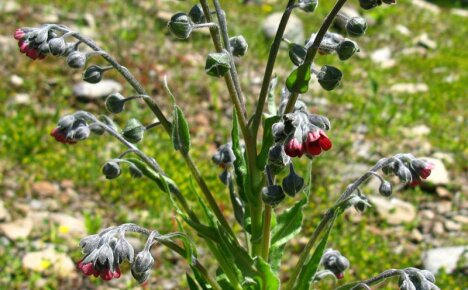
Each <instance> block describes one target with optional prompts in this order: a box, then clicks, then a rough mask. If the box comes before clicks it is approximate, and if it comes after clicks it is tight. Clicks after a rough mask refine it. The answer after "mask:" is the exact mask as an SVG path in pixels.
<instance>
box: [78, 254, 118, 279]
mask: <svg viewBox="0 0 468 290" xmlns="http://www.w3.org/2000/svg"><path fill="white" fill-rule="evenodd" d="M77 266H78V269H80V271H81V272H82V273H83V274H84V275H86V276H91V275H93V276H94V277H101V279H102V280H104V281H110V280H112V279H114V278H115V279H118V278H120V276H121V272H120V268H119V266H118V265H115V266H114V270H113V271H112V270H111V269H110V268H108V267H102V266H99V265H97V264H96V265H93V262H89V263H87V264H83V259H82V260H81V261H79V262H78V265H77Z"/></svg>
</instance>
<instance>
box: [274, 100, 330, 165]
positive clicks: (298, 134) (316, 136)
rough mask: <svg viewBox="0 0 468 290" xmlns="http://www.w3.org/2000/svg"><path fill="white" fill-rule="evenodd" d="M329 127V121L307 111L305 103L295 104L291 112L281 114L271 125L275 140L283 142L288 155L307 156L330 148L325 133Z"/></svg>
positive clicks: (315, 154) (316, 154) (310, 156)
mask: <svg viewBox="0 0 468 290" xmlns="http://www.w3.org/2000/svg"><path fill="white" fill-rule="evenodd" d="M301 103H302V102H301ZM329 129H330V121H329V120H328V119H327V118H326V117H324V116H320V115H315V114H311V113H308V112H307V111H306V110H305V105H304V106H302V105H300V106H299V107H297V105H296V110H295V111H294V112H293V113H289V114H286V115H283V117H282V119H281V121H279V122H278V123H275V124H273V127H272V131H273V136H274V138H275V142H277V143H281V144H284V145H283V146H284V152H285V153H286V154H287V155H288V156H290V157H301V156H302V155H304V154H305V155H306V156H307V157H309V158H312V157H314V156H318V155H320V153H321V152H322V150H323V151H328V150H330V149H331V147H332V142H331V141H330V139H329V138H328V136H327V134H326V133H325V131H326V130H329Z"/></svg>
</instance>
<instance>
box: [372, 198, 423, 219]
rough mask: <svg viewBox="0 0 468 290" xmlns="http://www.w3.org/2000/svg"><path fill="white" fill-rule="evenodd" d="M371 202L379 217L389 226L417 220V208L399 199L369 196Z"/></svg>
mask: <svg viewBox="0 0 468 290" xmlns="http://www.w3.org/2000/svg"><path fill="white" fill-rule="evenodd" d="M369 200H370V201H371V203H372V204H373V205H374V207H375V209H376V210H377V213H378V214H379V216H380V217H381V218H383V219H384V220H386V221H387V222H388V223H389V224H392V225H400V224H403V223H409V222H412V221H414V219H415V218H416V209H415V207H414V206H413V205H412V204H411V203H408V202H406V201H402V200H400V199H397V198H391V199H387V198H384V197H381V196H376V195H372V196H369Z"/></svg>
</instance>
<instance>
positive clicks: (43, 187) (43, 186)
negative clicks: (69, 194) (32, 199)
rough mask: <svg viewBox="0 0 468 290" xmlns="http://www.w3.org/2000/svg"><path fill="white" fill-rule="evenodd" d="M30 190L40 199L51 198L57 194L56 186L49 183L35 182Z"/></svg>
mask: <svg viewBox="0 0 468 290" xmlns="http://www.w3.org/2000/svg"><path fill="white" fill-rule="evenodd" d="M31 190H32V192H33V193H35V194H37V195H39V196H41V197H52V196H55V195H57V194H58V193H59V188H58V186H57V185H55V184H53V183H51V182H49V181H39V182H36V183H34V184H33V185H32V186H31Z"/></svg>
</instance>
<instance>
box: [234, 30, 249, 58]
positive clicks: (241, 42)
mask: <svg viewBox="0 0 468 290" xmlns="http://www.w3.org/2000/svg"><path fill="white" fill-rule="evenodd" d="M229 45H230V46H231V52H232V55H234V56H244V55H245V53H246V52H247V49H248V48H249V45H248V43H247V40H245V38H244V37H243V36H242V35H238V36H234V37H231V38H230V39H229Z"/></svg>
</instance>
